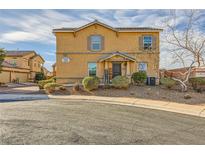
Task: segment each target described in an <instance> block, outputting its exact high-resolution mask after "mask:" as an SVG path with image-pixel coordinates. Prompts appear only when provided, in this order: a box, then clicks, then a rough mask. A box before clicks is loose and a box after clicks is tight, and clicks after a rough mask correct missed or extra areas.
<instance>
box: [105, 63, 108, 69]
mask: <svg viewBox="0 0 205 154" xmlns="http://www.w3.org/2000/svg"><path fill="white" fill-rule="evenodd" d="M105 70H108V62H107V61H105Z"/></svg>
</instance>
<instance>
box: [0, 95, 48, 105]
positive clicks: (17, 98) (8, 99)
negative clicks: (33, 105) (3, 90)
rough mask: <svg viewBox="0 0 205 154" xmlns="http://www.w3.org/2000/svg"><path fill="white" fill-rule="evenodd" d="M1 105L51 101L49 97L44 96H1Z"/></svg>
mask: <svg viewBox="0 0 205 154" xmlns="http://www.w3.org/2000/svg"><path fill="white" fill-rule="evenodd" d="M0 97H1V98H0V103H2V102H16V101H31V100H46V99H49V97H48V96H47V95H43V94H39V95H36V94H24V95H21V94H0Z"/></svg>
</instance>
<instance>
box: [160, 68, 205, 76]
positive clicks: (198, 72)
mask: <svg viewBox="0 0 205 154" xmlns="http://www.w3.org/2000/svg"><path fill="white" fill-rule="evenodd" d="M188 69H189V67H183V68H176V69H169V70H165V69H162V70H160V77H176V78H184V77H186V74H187V72H188ZM193 77H205V66H202V67H196V66H193V67H192V68H191V74H190V78H193Z"/></svg>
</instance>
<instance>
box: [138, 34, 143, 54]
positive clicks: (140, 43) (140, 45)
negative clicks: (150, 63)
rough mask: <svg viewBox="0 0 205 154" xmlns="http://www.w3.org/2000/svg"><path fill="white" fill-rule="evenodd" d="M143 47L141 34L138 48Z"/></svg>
mask: <svg viewBox="0 0 205 154" xmlns="http://www.w3.org/2000/svg"><path fill="white" fill-rule="evenodd" d="M143 49H144V45H143V36H140V37H139V50H141V51H142V50H143Z"/></svg>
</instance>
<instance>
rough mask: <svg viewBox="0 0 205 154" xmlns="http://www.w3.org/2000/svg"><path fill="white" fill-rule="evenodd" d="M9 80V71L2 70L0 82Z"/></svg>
mask: <svg viewBox="0 0 205 154" xmlns="http://www.w3.org/2000/svg"><path fill="white" fill-rule="evenodd" d="M9 80H10V72H4V71H2V72H1V73H0V82H2V83H8V82H10V81H9Z"/></svg>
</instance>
